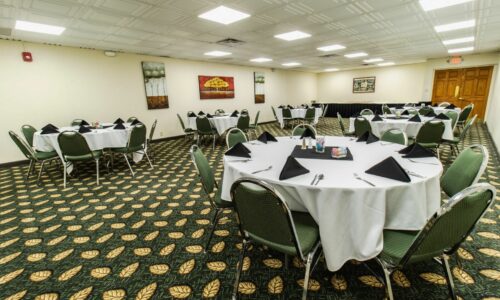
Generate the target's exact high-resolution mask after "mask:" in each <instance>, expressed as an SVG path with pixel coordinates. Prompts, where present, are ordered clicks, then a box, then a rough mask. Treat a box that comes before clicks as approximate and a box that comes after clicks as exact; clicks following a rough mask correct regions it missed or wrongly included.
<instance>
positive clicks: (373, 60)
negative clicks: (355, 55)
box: [363, 58, 384, 63]
mask: <svg viewBox="0 0 500 300" xmlns="http://www.w3.org/2000/svg"><path fill="white" fill-rule="evenodd" d="M363 61H364V62H365V63H374V62H379V61H384V59H383V58H370V59H365V60H363Z"/></svg>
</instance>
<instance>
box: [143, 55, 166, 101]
mask: <svg viewBox="0 0 500 300" xmlns="http://www.w3.org/2000/svg"><path fill="white" fill-rule="evenodd" d="M142 75H143V76H144V87H145V89H146V101H147V103H148V109H160V108H168V94H167V81H166V79H165V65H164V64H163V63H161V62H144V61H143V62H142Z"/></svg>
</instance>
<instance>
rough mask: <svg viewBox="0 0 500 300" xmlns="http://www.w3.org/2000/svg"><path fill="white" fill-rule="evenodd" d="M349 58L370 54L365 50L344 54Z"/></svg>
mask: <svg viewBox="0 0 500 300" xmlns="http://www.w3.org/2000/svg"><path fill="white" fill-rule="evenodd" d="M344 56H345V57H347V58H356V57H363V56H368V54H366V53H364V52H355V53H349V54H346V55H344Z"/></svg>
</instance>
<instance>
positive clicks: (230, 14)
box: [198, 5, 250, 25]
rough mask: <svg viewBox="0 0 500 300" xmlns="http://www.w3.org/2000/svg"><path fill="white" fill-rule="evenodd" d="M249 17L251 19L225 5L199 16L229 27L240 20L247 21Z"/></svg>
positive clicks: (247, 15)
mask: <svg viewBox="0 0 500 300" xmlns="http://www.w3.org/2000/svg"><path fill="white" fill-rule="evenodd" d="M248 17H250V15H249V14H246V13H244V12H241V11H237V10H235V9H232V8H229V7H225V6H224V5H221V6H219V7H217V8H214V9H212V10H209V11H207V12H206V13H203V14H201V15H198V18H202V19H205V20H209V21H213V22H217V23H221V24H224V25H228V24H231V23H234V22H237V21H239V20H243V19H246V18H248Z"/></svg>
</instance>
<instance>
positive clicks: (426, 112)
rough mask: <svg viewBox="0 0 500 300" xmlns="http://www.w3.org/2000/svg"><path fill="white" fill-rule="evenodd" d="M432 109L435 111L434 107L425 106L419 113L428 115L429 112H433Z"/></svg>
mask: <svg viewBox="0 0 500 300" xmlns="http://www.w3.org/2000/svg"><path fill="white" fill-rule="evenodd" d="M431 111H434V110H433V109H432V107H428V106H424V107H422V108H421V109H419V110H418V113H419V114H421V115H422V116H427V115H428V114H430V113H431Z"/></svg>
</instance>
